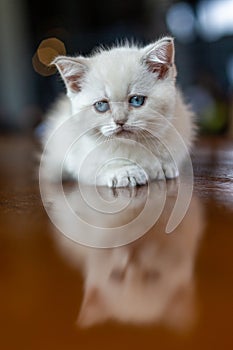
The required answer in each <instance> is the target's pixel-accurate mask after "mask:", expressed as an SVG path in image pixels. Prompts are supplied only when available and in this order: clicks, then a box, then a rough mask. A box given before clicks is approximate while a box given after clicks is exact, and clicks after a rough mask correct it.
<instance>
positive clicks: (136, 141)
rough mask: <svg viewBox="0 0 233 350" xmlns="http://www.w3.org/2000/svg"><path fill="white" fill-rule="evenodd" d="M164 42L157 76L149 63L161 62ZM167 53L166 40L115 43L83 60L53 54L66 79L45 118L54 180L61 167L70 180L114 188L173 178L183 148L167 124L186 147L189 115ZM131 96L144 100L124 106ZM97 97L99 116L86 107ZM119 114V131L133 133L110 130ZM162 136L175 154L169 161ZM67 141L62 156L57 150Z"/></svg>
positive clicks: (48, 173)
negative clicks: (101, 107)
mask: <svg viewBox="0 0 233 350" xmlns="http://www.w3.org/2000/svg"><path fill="white" fill-rule="evenodd" d="M166 45H170V48H171V45H172V54H171V55H170V56H171V57H170V59H171V60H172V61H171V62H167V64H169V69H168V72H167V74H166V75H165V76H164V77H163V78H159V76H158V73H157V72H152V71H151V70H150V69H149V66H148V64H149V63H148V62H151V63H152V64H153V63H155V64H156V63H158V64H166V62H165V61H166V47H167V46H166ZM173 58H174V48H173V41H172V39H171V38H164V39H162V40H160V41H158V42H156V43H155V44H151V45H148V46H146V47H145V48H138V47H129V46H127V45H126V46H123V47H116V48H113V49H111V50H105V51H100V52H98V53H96V54H94V55H93V56H92V57H89V58H83V57H77V58H68V57H58V58H57V59H56V60H55V61H54V63H55V64H56V65H57V67H58V69H59V71H60V73H61V75H62V77H63V79H64V81H65V84H66V87H67V97H62V98H61V99H60V100H59V101H58V103H57V105H56V106H55V108H54V109H53V110H52V111H51V112H50V113H49V116H48V121H47V129H46V133H45V137H44V140H43V143H44V145H45V144H46V143H47V141H49V142H48V143H47V148H46V155H45V157H44V159H43V163H42V165H43V166H44V167H43V168H44V170H45V171H44V174H46V176H47V177H49V178H50V179H51V180H55V181H56V180H58V179H59V171H60V167H61V164H62V165H63V170H64V173H65V175H66V176H69V177H71V178H73V179H75V180H78V181H82V182H85V183H88V184H93V183H94V182H95V183H96V184H97V185H108V186H115V187H122V186H123V187H124V186H129V185H131V186H135V185H141V184H145V183H146V182H147V181H148V180H154V179H161V178H163V177H164V176H165V177H166V178H173V177H176V176H178V168H179V166H180V164H181V163H182V161H183V160H184V156H185V154H186V151H185V149H184V148H185V147H184V146H183V145H182V143H180V142H178V141H177V137H176V135H175V133H174V129H175V130H177V132H178V133H179V134H180V135H181V137H182V139H183V141H184V144H185V145H186V146H187V148H189V147H190V145H191V141H192V138H193V130H194V128H193V121H192V117H193V115H192V113H191V112H190V111H189V109H188V108H187V106H186V105H185V104H184V103H183V100H182V97H181V94H180V92H179V91H178V90H177V88H176V86H175V76H176V69H175V65H174V62H173ZM76 79H77V85H75V84H76ZM133 95H143V96H146V101H145V104H144V105H143V106H141V107H140V108H133V107H132V106H130V105H129V103H128V100H129V98H130V96H133ZM103 99H104V100H108V101H109V104H110V110H109V111H107V112H106V113H104V114H101V113H99V112H97V111H96V110H95V109H94V107H93V104H94V103H95V102H97V101H101V100H103ZM122 119H124V120H127V121H126V123H125V125H124V126H125V128H126V129H127V128H129V129H130V130H131V131H132V130H133V131H134V132H130V133H128V134H127V133H125V134H122V135H121V134H120V135H118V134H116V132H117V130H118V129H119V125H117V121H118V120H122ZM64 122H65V124H64V125H63V123H64ZM168 122H169V123H170V124H169V123H168ZM61 125H62V126H61ZM90 129H91V130H90ZM58 130H59V132H57V131H58ZM88 130H89V131H88ZM146 131H147V132H146ZM148 131H151V133H153V136H152V135H149V133H148ZM82 133H83V134H84V135H83V136H82V137H79V136H80V135H81V134H82ZM51 135H53V136H51ZM77 139H78V140H77ZM159 139H160V141H159ZM51 140H52V142H51ZM161 140H165V143H166V146H167V147H168V149H169V150H173V152H174V153H175V154H176V164H175V163H174V161H173V160H172V158H171V156H170V155H169V152H168V151H167V149H166V147H165V146H164V145H163V144H162V143H163V142H161ZM74 141H75V142H74ZM73 142H74V144H72V143H73ZM71 144H72V147H70V149H69V152H68V153H66V152H65V153H66V156H65V158H64V149H65V147H66V148H67V147H69V146H71ZM90 152H91V153H90ZM89 153H90V157H89V156H88V154H89ZM114 159H115V160H114ZM63 161H64V163H63ZM83 162H84V163H83ZM101 169H104V171H101ZM145 173H146V176H145Z"/></svg>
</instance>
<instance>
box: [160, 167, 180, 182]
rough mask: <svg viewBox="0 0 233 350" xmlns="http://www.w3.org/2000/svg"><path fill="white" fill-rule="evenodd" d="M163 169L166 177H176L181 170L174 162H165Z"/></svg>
mask: <svg viewBox="0 0 233 350" xmlns="http://www.w3.org/2000/svg"><path fill="white" fill-rule="evenodd" d="M163 171H164V175H165V178H166V179H175V178H176V177H178V176H179V170H178V169H177V166H176V165H175V164H174V163H167V164H163Z"/></svg>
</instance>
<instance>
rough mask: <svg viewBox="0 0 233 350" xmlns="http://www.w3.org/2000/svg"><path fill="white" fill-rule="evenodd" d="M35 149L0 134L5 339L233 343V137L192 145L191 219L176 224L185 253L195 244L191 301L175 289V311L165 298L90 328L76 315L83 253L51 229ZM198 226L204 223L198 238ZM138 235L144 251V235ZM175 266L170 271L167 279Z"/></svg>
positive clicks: (76, 344)
mask: <svg viewBox="0 0 233 350" xmlns="http://www.w3.org/2000/svg"><path fill="white" fill-rule="evenodd" d="M34 149H35V144H34V142H32V140H31V139H30V138H27V137H19V136H11V137H8V136H2V137H1V141H0V262H1V264H0V348H1V349H3V350H6V349H10V350H13V349H17V350H21V349H22V350H28V349H30V350H31V349H32V350H37V349H41V350H42V349H43V350H47V349H50V350H51V349H56V350H59V349H64V350H73V349H101V348H102V349H119V348H120V349H159V350H163V349H173V350H175V349H195V350H196V349H224V350H225V349H226V350H227V349H232V348H233V329H232V327H233V298H232V297H233V269H232V267H233V264H232V263H233V142H232V141H228V140H224V139H211V138H209V139H205V140H202V141H201V142H199V144H198V147H196V150H195V152H194V155H193V159H194V169H195V195H194V196H195V199H194V202H193V205H194V206H191V207H190V210H189V214H188V215H189V217H188V219H187V220H186V224H184V229H186V230H187V235H185V234H184V233H182V234H180V236H179V234H178V236H179V237H180V242H181V243H179V244H177V243H176V240H175V241H174V242H175V243H174V251H175V250H176V246H178V247H179V249H180V247H182V250H183V252H181V253H180V254H183V253H184V254H185V251H186V247H187V255H189V249H190V252H191V253H190V254H193V258H192V259H193V260H192V263H193V273H192V276H191V281H190V288H191V289H192V291H191V292H190V293H191V294H192V297H188V302H187V303H186V302H185V300H184V299H185V298H186V297H185V295H184V296H182V294H181V296H178V297H175V300H173V310H175V308H174V307H175V306H176V298H178V299H179V301H177V304H179V302H180V303H181V304H182V305H183V306H182V308H180V309H179V308H178V313H177V314H176V313H174V314H173V316H171V310H169V305H168V306H167V309H166V312H164V315H161V317H160V318H158V319H157V320H155V321H153V322H148V323H146V324H144V323H140V322H139V321H138V322H137V323H136V324H135V322H120V321H116V320H115V321H114V320H112V321H106V322H103V323H102V324H98V325H93V326H92V327H89V328H80V327H78V326H77V324H76V319H77V317H78V314H79V312H80V306H81V304H82V300H83V285H84V279H85V276H84V273H83V270H82V266H81V265H82V263H80V266H79V262H78V261H79V260H78V259H77V261H75V262H74V261H73V260H74V259H73V258H70V256H69V255H70V254H71V253H69V252H67V251H63V249H62V247H61V244H58V243H57V242H56V239H54V235H53V234H52V231H53V227H52V224H51V223H50V220H49V219H48V217H47V214H46V212H45V210H44V207H43V205H42V202H41V199H40V194H39V187H38V180H37V179H36V176H35V174H36V172H37V168H36V164H35V161H34V159H33V151H34ZM197 226H198V229H196V227H197ZM189 228H190V229H189ZM195 230H196V231H197V230H199V231H200V232H199V233H198V235H199V236H198V238H197V243H192V242H193V241H192V240H193V239H196V238H195ZM188 231H190V232H188ZM192 232H193V233H192ZM152 235H153V233H152ZM182 235H183V236H182ZM148 237H149V236H148ZM146 239H150V238H144V241H145V240H146ZM153 239H154V238H153ZM163 239H164V238H163ZM182 240H183V241H182ZM186 240H187V242H186ZM139 241H140V240H139ZM142 242H143V240H142ZM182 242H183V243H184V244H183V243H182ZM190 242H191V243H190ZM136 244H138V245H137V247H136V248H134V249H135V250H136V251H138V250H139V249H140V244H141V243H136ZM164 244H167V243H164ZM182 244H183V245H182ZM191 244H193V246H192V248H189V247H190V245H191ZM194 246H195V247H194ZM130 249H131V248H130ZM169 249H172V248H171V247H169ZM177 249H178V248H177ZM88 251H90V250H88V249H87V251H86V253H85V249H84V250H83V251H82V254H84V255H85V254H89V253H88ZM174 251H173V253H174ZM98 254H102V253H101V251H100V250H99V253H98ZM103 254H105V253H103ZM174 254H175V253H174ZM77 255H78V253H77ZM168 259H169V257H168ZM187 259H188V258H187ZM70 260H72V261H70ZM184 264H185V260H184ZM174 273H175V272H174V271H173V270H171V275H170V276H169V274H168V275H167V277H166V278H167V279H168V282H169V280H170V278H173V277H174ZM168 286H169V283H168ZM168 288H169V287H168ZM188 293H189V292H188ZM141 298H143V295H141ZM155 298H158V296H157V295H155ZM117 302H118V303H119V300H118V301H117ZM139 302H140V301H139ZM142 302H143V301H142ZM151 303H152V304H153V300H151ZM119 307H120V305H119ZM174 312H175V311H174ZM168 315H170V316H168ZM183 315H186V316H185V317H186V318H184V321H182V317H183ZM187 315H188V316H187ZM162 320H163V322H162ZM180 320H181V321H180ZM186 323H187V327H186Z"/></svg>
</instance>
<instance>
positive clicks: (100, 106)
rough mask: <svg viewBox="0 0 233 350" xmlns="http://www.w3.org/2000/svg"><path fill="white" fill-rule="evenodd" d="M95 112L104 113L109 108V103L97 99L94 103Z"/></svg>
mask: <svg viewBox="0 0 233 350" xmlns="http://www.w3.org/2000/svg"><path fill="white" fill-rule="evenodd" d="M94 107H95V109H96V111H97V112H100V113H105V112H107V111H108V110H109V109H110V106H109V103H108V102H107V101H98V102H96V103H95V104H94Z"/></svg>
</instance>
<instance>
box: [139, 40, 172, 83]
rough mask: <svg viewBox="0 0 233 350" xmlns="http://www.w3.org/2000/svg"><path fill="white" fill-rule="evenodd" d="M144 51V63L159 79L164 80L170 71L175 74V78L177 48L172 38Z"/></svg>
mask: <svg viewBox="0 0 233 350" xmlns="http://www.w3.org/2000/svg"><path fill="white" fill-rule="evenodd" d="M143 50H144V55H143V61H144V62H145V63H146V65H147V67H148V69H149V71H151V72H153V73H156V74H157V77H158V79H164V78H165V77H166V76H167V75H168V73H169V72H170V71H172V72H173V77H175V75H176V69H175V65H174V55H175V48H174V41H173V39H172V38H170V37H165V38H163V39H161V40H159V41H156V42H155V43H154V44H150V45H148V46H146V47H145V48H144V49H143Z"/></svg>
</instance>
